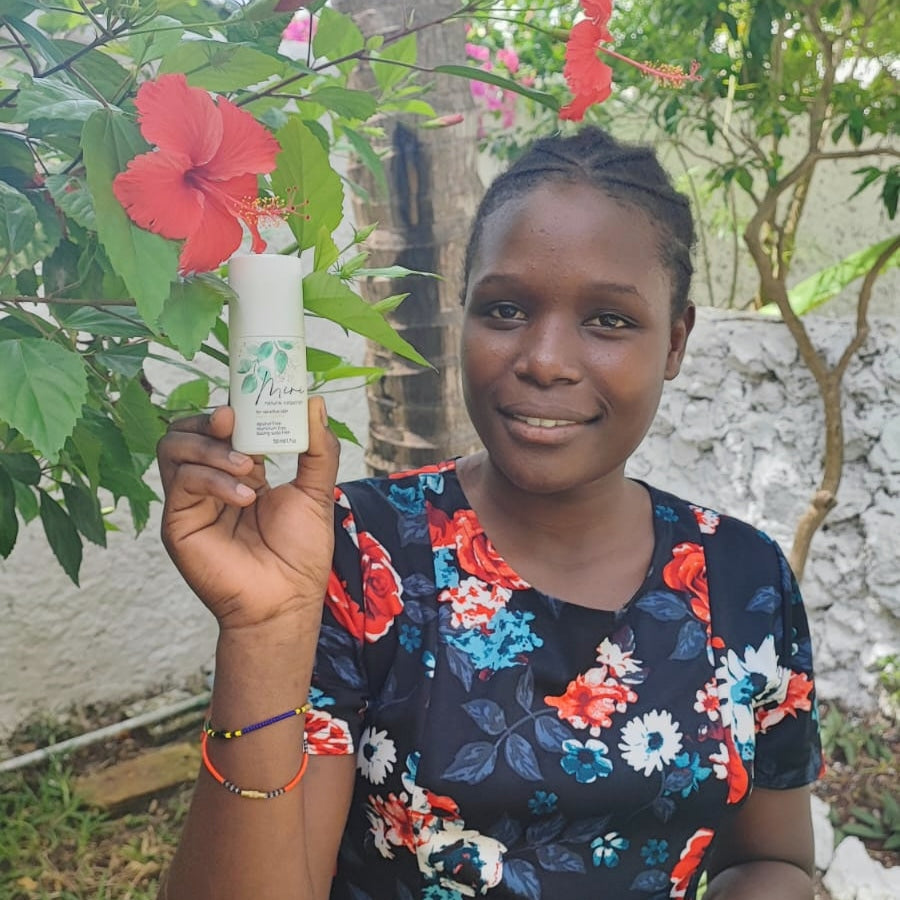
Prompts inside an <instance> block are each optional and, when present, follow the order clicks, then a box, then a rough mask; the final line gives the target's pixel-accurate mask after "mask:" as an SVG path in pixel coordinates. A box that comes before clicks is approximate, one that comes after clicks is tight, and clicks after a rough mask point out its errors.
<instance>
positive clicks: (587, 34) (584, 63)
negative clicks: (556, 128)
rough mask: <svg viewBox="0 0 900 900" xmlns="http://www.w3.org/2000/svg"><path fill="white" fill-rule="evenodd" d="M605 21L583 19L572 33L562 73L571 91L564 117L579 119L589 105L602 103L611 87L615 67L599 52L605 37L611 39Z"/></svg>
mask: <svg viewBox="0 0 900 900" xmlns="http://www.w3.org/2000/svg"><path fill="white" fill-rule="evenodd" d="M611 39H612V38H611V35H610V33H609V30H608V29H607V27H606V23H605V22H603V23H595V22H593V21H591V20H590V19H582V20H581V21H580V22H578V23H577V24H576V25H575V26H574V27H573V28H572V31H571V33H570V34H569V41H568V43H567V44H566V64H565V66H564V67H563V75H564V76H565V79H566V82H567V83H568V85H569V90H570V91H571V92H572V99H571V101H570V102H569V103H568V104H566V106H564V107H563V108H562V109H561V110H560V111H559V117H560V118H561V119H571V120H572V121H574V122H580V121H581V120H582V119H583V118H584V114H585V112H586V111H587V108H588V107H589V106H593V105H594V104H595V103H602V102H603V101H604V100H605V99H606V98H607V97H608V96H609V95H610V93H611V91H612V74H613V73H612V69H611V68H610V67H609V66H608V65H606V63H605V62H601V60H600V59H599V58H598V56H597V49H598V48H599V46H600V43H601V42H602V41H609V40H611Z"/></svg>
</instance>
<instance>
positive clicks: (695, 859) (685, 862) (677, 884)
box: [669, 828, 715, 897]
mask: <svg viewBox="0 0 900 900" xmlns="http://www.w3.org/2000/svg"><path fill="white" fill-rule="evenodd" d="M714 835H715V832H714V831H713V830H712V829H711V828H698V829H697V830H696V831H695V832H694V833H693V834H692V835H691V836H690V837H689V838H688V842H687V845H686V846H685V848H684V850H682V851H681V858H680V859H679V860H678V862H677V863H675V865H674V867H673V868H672V874H671V875H670V876H669V878H670V880H671V882H672V890H671V891H670V893H669V896H670V897H683V896H684V895H685V894H686V893H687V889H688V887H689V886H690V883H691V879H692V878H693V877H694V875H696V874H697V871H698V870H699V868H700V864H701V863H702V862H703V857H704V856H705V855H706V848H707V847H708V846H709V845H710V842H711V841H712V839H713V836H714Z"/></svg>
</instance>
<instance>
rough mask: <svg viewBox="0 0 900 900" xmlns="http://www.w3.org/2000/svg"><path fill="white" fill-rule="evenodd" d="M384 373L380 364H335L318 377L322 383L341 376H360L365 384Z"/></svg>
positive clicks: (376, 379) (335, 379) (375, 379)
mask: <svg viewBox="0 0 900 900" xmlns="http://www.w3.org/2000/svg"><path fill="white" fill-rule="evenodd" d="M382 375H384V369H382V368H381V367H380V366H335V367H334V368H333V369H329V370H328V371H327V372H323V373H322V378H321V379H320V380H321V381H322V383H323V384H324V383H325V382H327V381H337V380H339V379H341V378H362V379H364V380H365V383H366V384H371V383H372V382H373V381H378V379H379V378H381V376H382Z"/></svg>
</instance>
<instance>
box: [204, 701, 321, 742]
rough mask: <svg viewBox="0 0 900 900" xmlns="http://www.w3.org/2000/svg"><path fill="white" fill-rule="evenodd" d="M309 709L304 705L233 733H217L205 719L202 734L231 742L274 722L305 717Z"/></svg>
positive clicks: (235, 730)
mask: <svg viewBox="0 0 900 900" xmlns="http://www.w3.org/2000/svg"><path fill="white" fill-rule="evenodd" d="M309 709H310V707H309V704H308V703H304V704H303V706H297V707H295V708H294V709H289V710H287V712H283V713H281V714H280V715H277V716H272V718H271V719H263V721H262V722H254V723H253V724H252V725H245V726H244V727H243V728H236V729H234V730H233V731H219V730H218V729H216V728H213V727H212V724H211V723H210V720H209V719H206V721H205V722H204V723H203V733H204V734H205V735H207V736H208V737H211V738H224V739H225V740H231V738H239V737H243V736H244V735H245V734H250V732H251V731H259V730H260V728H266V727H267V726H269V725H274V724H275V723H276V722H283V721H284V720H285V719H293V718H294V717H295V716H305V715H306V713H308V712H309Z"/></svg>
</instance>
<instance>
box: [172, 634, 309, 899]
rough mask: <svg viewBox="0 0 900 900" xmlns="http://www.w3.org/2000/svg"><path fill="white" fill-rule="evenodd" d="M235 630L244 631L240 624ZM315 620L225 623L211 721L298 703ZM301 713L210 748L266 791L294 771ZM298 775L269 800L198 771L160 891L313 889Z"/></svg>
mask: <svg viewBox="0 0 900 900" xmlns="http://www.w3.org/2000/svg"><path fill="white" fill-rule="evenodd" d="M242 631H243V630H242ZM316 631H317V629H310V628H309V627H308V625H307V626H304V624H303V623H301V622H293V621H290V622H287V621H285V622H281V621H278V620H276V621H273V622H270V623H266V624H265V625H260V626H254V628H253V629H252V630H249V631H247V632H246V633H230V632H228V631H225V632H223V633H222V634H221V635H220V638H219V643H218V647H217V652H216V675H215V688H214V691H213V700H212V706H211V718H212V724H213V727H215V728H218V729H235V728H240V727H242V726H245V725H248V724H252V723H254V722H258V721H261V720H264V719H266V718H269V717H272V716H274V715H277V714H279V713H281V712H283V711H285V710H288V709H292V708H294V707H298V706H301V705H302V704H303V703H305V702H306V698H307V694H308V690H309V683H310V677H311V672H312V659H313V654H314V652H315V642H316V636H317V635H316ZM303 725H304V717H303V716H297V717H295V718H290V719H286V720H284V721H281V722H278V723H277V724H274V725H271V726H269V727H266V728H264V729H261V730H259V731H255V732H252V733H250V734H247V735H244V736H242V737H240V738H233V739H230V740H222V739H219V740H210V741H209V745H208V751H209V757H210V760H211V761H212V763H213V765H214V766H215V768H217V769H218V771H219V772H220V773H222V775H224V777H225V778H227V779H228V780H229V781H231V782H233V783H234V784H235V785H238V786H239V787H241V788H252V789H256V790H261V791H267V790H271V789H274V788H278V787H281V786H283V785H285V784H287V783H288V782H290V780H291V779H292V778H293V776H294V775H295V773H296V772H297V771H298V769H299V766H300V764H301V760H302V743H303ZM303 789H304V785H303V782H302V781H301V783H300V784H299V785H298V786H297V788H295V789H294V790H292V791H290V792H288V793H286V794H284V795H282V796H280V797H276V798H273V799H269V800H260V799H247V798H243V797H239V796H235V795H234V794H232V793H230V792H229V791H228V790H226V789H225V788H224V787H223V786H222V785H221V784H219V783H218V782H216V781H215V780H214V779H213V777H212V776H210V774H209V773H208V772H207V771H205V769H204V770H202V771H201V772H200V776H199V778H198V781H197V786H196V789H195V793H194V797H193V800H192V803H191V808H190V812H189V814H188V817H187V821H186V823H185V826H184V831H183V834H182V838H181V841H180V844H179V847H178V851H177V853H176V855H175V859H174V860H173V863H172V866H171V869H170V872H169V874H168V877H167V879H166V882H165V888H164V890H163V892H162V893H161V896H162V897H164V898H166V900H213V898H215V900H221V898H223V897H231V898H248V900H249V898H254V900H268V898H272V900H275V898H277V900H292V898H296V900H300V898H304V900H305V898H308V897H313V896H315V892H314V891H313V888H312V883H313V879H314V874H313V873H311V871H310V866H309V862H308V860H307V858H306V853H305V838H304V814H303Z"/></svg>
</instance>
